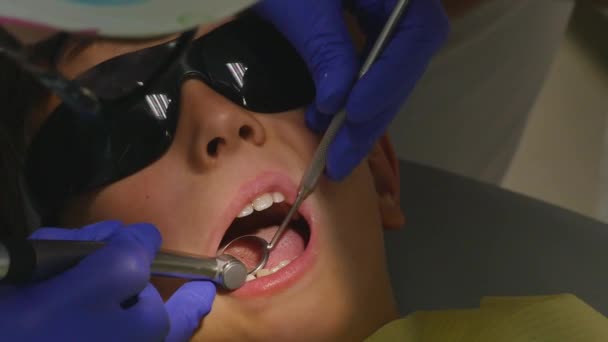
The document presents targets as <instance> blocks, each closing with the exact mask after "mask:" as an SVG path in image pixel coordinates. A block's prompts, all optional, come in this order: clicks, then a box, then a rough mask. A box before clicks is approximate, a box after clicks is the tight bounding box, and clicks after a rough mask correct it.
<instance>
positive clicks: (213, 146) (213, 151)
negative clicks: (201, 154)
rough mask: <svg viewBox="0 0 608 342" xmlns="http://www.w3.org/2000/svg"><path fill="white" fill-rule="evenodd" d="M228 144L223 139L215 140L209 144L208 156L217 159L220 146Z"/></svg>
mask: <svg viewBox="0 0 608 342" xmlns="http://www.w3.org/2000/svg"><path fill="white" fill-rule="evenodd" d="M224 143H226V141H225V140H224V139H223V138H215V139H213V140H211V141H210V142H209V143H208V144H207V154H209V155H210V156H212V157H217V153H218V151H219V149H220V145H221V144H224Z"/></svg>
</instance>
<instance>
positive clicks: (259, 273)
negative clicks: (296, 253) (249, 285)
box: [247, 260, 291, 281]
mask: <svg viewBox="0 0 608 342" xmlns="http://www.w3.org/2000/svg"><path fill="white" fill-rule="evenodd" d="M290 262H291V260H283V261H281V262H280V263H279V264H278V265H276V266H275V267H273V268H271V269H268V268H260V269H259V270H258V271H257V272H256V273H255V275H254V274H248V275H247V281H252V280H255V279H259V278H262V277H265V276H267V275H271V274H273V273H275V272H277V271H278V270H280V269H281V268H283V267H285V266H287V265H289V263H290Z"/></svg>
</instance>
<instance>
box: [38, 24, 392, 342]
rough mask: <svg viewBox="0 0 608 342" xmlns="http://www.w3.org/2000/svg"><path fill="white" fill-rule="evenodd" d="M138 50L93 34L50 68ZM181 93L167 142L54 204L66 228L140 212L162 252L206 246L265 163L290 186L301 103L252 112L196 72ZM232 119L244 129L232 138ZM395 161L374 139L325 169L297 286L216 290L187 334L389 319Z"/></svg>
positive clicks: (304, 145)
mask: <svg viewBox="0 0 608 342" xmlns="http://www.w3.org/2000/svg"><path fill="white" fill-rule="evenodd" d="M208 29H209V28H206V29H202V30H201V34H204V32H206V31H207V30H208ZM142 47H144V46H142V45H138V44H133V43H127V42H112V41H100V42H97V43H95V44H93V45H92V46H90V47H88V48H86V49H84V50H83V51H81V52H80V53H78V54H76V55H73V56H70V57H69V58H68V57H66V58H64V60H62V61H61V62H60V63H59V68H60V70H61V71H62V72H64V73H65V74H66V75H70V76H75V75H78V74H79V73H81V72H83V71H85V70H86V69H88V68H90V67H92V66H94V65H96V64H98V63H100V62H102V61H104V60H107V59H109V58H111V57H114V56H117V55H120V54H124V53H127V52H130V51H134V50H137V49H140V48H142ZM181 101H182V102H181V103H182V107H181V113H180V119H179V123H178V127H177V131H176V136H175V139H174V141H173V144H172V145H171V146H170V148H169V150H168V151H167V152H166V153H165V154H164V155H163V156H162V157H161V158H160V159H159V160H158V161H156V162H155V163H153V164H151V165H149V166H148V167H147V168H145V169H143V170H141V171H140V172H138V173H136V174H134V175H132V176H130V177H128V178H125V179H123V180H120V181H118V182H116V183H113V184H111V185H109V186H106V187H105V188H103V189H100V190H99V191H96V192H94V193H89V194H85V195H83V196H81V197H79V198H75V199H74V200H73V201H72V203H71V204H70V205H69V206H68V209H67V210H66V212H65V213H64V222H63V223H64V225H65V226H71V227H79V226H83V225H85V224H88V223H92V222H97V221H102V220H107V219H118V220H121V221H123V222H124V223H135V222H142V221H145V222H150V223H153V224H155V225H156V226H157V227H158V229H159V230H160V232H161V234H162V236H163V246H162V248H163V249H166V250H173V251H180V252H185V253H191V254H195V255H201V256H204V255H215V253H216V251H217V247H218V246H216V245H212V243H211V236H212V234H214V232H217V231H218V230H221V231H223V230H225V228H226V227H222V226H221V224H220V223H219V217H218V213H219V212H222V211H224V210H225V208H226V206H227V204H228V203H230V201H231V200H232V199H233V198H234V197H235V195H236V194H237V193H238V192H239V187H240V186H241V185H242V184H244V183H245V182H247V181H249V180H251V179H253V178H255V177H256V176H258V175H259V174H261V173H264V172H267V171H279V172H282V173H284V174H286V175H288V176H289V178H291V180H292V181H293V182H294V184H297V182H298V181H299V179H300V177H301V175H302V174H303V172H304V170H305V168H306V166H307V165H308V163H309V161H310V159H311V158H312V154H313V152H314V150H315V147H316V146H317V144H318V141H319V137H318V136H316V135H314V134H313V133H312V132H311V131H310V130H308V129H307V127H306V125H305V121H304V110H303V109H297V110H293V111H289V112H285V113H280V114H276V115H267V114H266V115H262V114H256V113H252V112H249V111H246V110H244V109H243V108H241V107H239V106H237V105H235V104H233V103H232V102H230V101H228V100H227V99H225V98H223V97H222V96H220V95H219V94H217V93H215V92H214V91H213V90H211V89H210V88H209V87H207V86H206V85H205V84H204V83H202V82H200V81H197V80H189V81H187V82H185V83H184V84H183V85H182V93H181ZM58 102H59V101H58V100H57V99H56V98H51V99H49V101H48V103H47V106H46V107H45V108H44V109H43V110H40V111H39V112H37V113H35V115H33V116H32V120H31V121H30V131H31V132H35V131H36V129H37V127H39V126H40V125H41V124H42V123H43V122H44V120H45V119H46V118H47V117H48V115H49V113H50V112H51V111H52V109H53V108H54V107H55V106H57V104H58ZM242 127H248V128H249V129H250V132H251V134H249V135H248V136H246V137H241V136H239V134H238V132H239V129H240V128H242ZM217 137H221V138H223V139H224V140H225V144H223V145H221V146H220V148H219V150H218V153H217V154H216V155H209V154H208V153H207V144H208V143H209V142H210V141H211V140H212V139H214V138H217ZM397 165H398V163H397V160H396V158H395V155H394V152H393V150H392V147H391V145H390V143H389V141H388V139H387V138H383V139H382V140H381V141H380V142H378V144H377V145H376V147H375V148H374V150H373V151H372V152H371V153H370V156H369V159H368V160H367V161H365V162H364V163H362V164H361V165H360V166H359V167H358V168H357V169H355V170H354V172H353V173H352V175H351V176H349V177H348V178H347V179H346V180H345V181H343V182H341V183H332V182H329V181H328V180H327V179H325V178H323V179H322V180H321V183H320V185H319V188H318V189H317V190H316V191H315V192H314V193H313V194H312V195H311V196H310V197H309V199H308V202H309V205H310V206H311V208H312V213H313V220H314V221H315V222H316V225H317V227H318V228H317V230H316V234H318V238H317V243H316V247H315V251H314V252H315V257H314V261H313V263H312V266H311V267H310V268H308V269H307V271H306V272H305V274H304V275H303V276H302V277H301V278H300V279H299V280H298V281H297V282H296V283H295V284H293V285H291V286H290V287H288V288H286V289H282V290H281V291H279V292H277V293H273V294H271V295H267V296H261V297H253V298H239V297H236V296H234V295H233V294H225V293H220V294H219V295H218V296H217V298H216V300H215V302H214V306H213V309H212V311H211V313H210V314H209V315H208V316H207V317H206V318H205V319H204V321H203V322H202V324H201V327H200V329H199V330H198V332H197V333H196V334H195V336H194V340H201V341H215V340H266V341H267V340H278V341H282V340H289V341H292V340H301V341H324V340H327V341H336V340H341V341H345V340H351V341H354V340H362V339H363V338H365V337H367V336H369V335H371V334H372V333H373V332H374V331H375V330H377V329H378V328H380V327H381V326H382V325H384V324H386V323H387V322H389V321H391V320H393V319H396V318H398V314H397V310H396V306H395V302H394V299H393V294H392V289H391V286H390V283H389V277H388V273H387V269H386V262H385V256H384V243H383V228H390V229H392V228H398V227H400V226H401V225H402V224H403V223H404V218H403V214H402V213H401V210H400V207H399V190H398V189H399V176H398V175H399V172H398V169H397ZM154 283H155V285H157V287H158V288H159V290H160V292H161V293H162V294H163V296H165V297H168V296H169V295H170V293H171V291H172V289H173V288H174V287H175V286H176V284H175V283H172V282H171V281H164V280H162V279H155V280H154ZM311 327H312V328H311Z"/></svg>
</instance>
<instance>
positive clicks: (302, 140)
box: [255, 109, 321, 163]
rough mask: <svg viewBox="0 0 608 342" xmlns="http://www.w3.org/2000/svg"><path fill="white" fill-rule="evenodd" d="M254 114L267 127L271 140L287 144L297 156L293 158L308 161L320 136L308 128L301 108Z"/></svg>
mask: <svg viewBox="0 0 608 342" xmlns="http://www.w3.org/2000/svg"><path fill="white" fill-rule="evenodd" d="M255 115H256V118H257V119H258V120H259V121H260V122H261V123H262V124H263V125H264V127H268V129H267V130H266V133H267V135H268V136H269V137H270V139H271V140H275V141H278V142H280V143H281V144H284V145H287V146H289V147H290V148H291V150H292V151H293V152H294V154H295V155H296V156H298V157H299V158H294V159H301V160H304V161H306V163H308V162H309V161H310V159H311V158H312V155H313V154H314V151H315V149H316V148H317V146H318V145H319V141H320V140H321V137H320V136H318V135H316V134H315V133H313V132H312V131H311V130H310V129H308V126H307V125H306V121H305V118H304V110H303V109H297V110H293V111H289V112H285V113H281V114H255Z"/></svg>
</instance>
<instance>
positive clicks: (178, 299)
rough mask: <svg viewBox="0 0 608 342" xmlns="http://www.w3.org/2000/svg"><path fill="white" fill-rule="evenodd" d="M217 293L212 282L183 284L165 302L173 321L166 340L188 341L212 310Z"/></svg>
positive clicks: (175, 341)
mask: <svg viewBox="0 0 608 342" xmlns="http://www.w3.org/2000/svg"><path fill="white" fill-rule="evenodd" d="M215 294H216V289H215V285H213V283H211V282H207V281H191V282H188V283H185V284H184V285H182V287H180V288H179V289H178V290H177V291H176V292H175V293H174V294H173V296H171V298H169V300H168V301H167V303H166V304H165V306H166V308H167V312H168V313H169V320H170V322H171V328H170V330H169V335H168V336H167V339H166V341H167V342H181V341H188V340H189V339H190V338H191V337H192V335H193V334H194V332H195V331H196V329H197V328H198V326H199V325H200V322H201V320H202V319H203V318H204V317H205V316H207V314H209V311H211V306H212V304H213V300H214V299H215Z"/></svg>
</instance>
